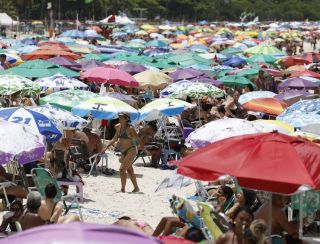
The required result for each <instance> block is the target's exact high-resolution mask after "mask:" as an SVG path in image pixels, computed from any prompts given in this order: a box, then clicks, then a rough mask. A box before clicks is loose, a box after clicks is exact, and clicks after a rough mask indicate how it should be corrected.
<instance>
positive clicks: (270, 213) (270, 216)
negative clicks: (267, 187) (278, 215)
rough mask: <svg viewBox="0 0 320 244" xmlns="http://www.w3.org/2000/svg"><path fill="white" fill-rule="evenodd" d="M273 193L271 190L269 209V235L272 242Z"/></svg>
mask: <svg viewBox="0 0 320 244" xmlns="http://www.w3.org/2000/svg"><path fill="white" fill-rule="evenodd" d="M271 234H272V193H271V192H269V210H268V236H269V241H270V243H271V242H272V237H271Z"/></svg>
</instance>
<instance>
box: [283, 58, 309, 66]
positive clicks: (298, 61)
mask: <svg viewBox="0 0 320 244" xmlns="http://www.w3.org/2000/svg"><path fill="white" fill-rule="evenodd" d="M281 62H282V63H283V64H284V66H285V67H286V68H288V67H290V66H293V65H303V64H310V63H312V62H310V61H308V60H306V59H305V58H303V57H300V56H289V57H286V58H284V59H282V60H281Z"/></svg>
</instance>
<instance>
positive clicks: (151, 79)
mask: <svg viewBox="0 0 320 244" xmlns="http://www.w3.org/2000/svg"><path fill="white" fill-rule="evenodd" d="M133 77H134V79H135V80H136V81H137V82H138V84H139V85H138V87H139V88H141V89H145V88H148V87H150V88H151V89H161V88H163V87H165V86H167V85H168V84H169V83H171V82H172V78H171V77H170V76H168V75H166V74H164V73H162V72H158V71H152V70H146V71H143V72H141V73H138V74H136V75H134V76H133Z"/></svg>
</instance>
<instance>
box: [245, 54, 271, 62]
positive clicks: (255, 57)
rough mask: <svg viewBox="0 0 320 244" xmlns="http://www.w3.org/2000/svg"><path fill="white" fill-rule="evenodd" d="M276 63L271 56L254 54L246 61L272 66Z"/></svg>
mask: <svg viewBox="0 0 320 244" xmlns="http://www.w3.org/2000/svg"><path fill="white" fill-rule="evenodd" d="M276 61H277V59H275V58H274V57H273V56H272V55H267V54H256V55H253V56H252V57H250V58H248V59H247V62H248V63H266V64H274V63H275V62H276Z"/></svg>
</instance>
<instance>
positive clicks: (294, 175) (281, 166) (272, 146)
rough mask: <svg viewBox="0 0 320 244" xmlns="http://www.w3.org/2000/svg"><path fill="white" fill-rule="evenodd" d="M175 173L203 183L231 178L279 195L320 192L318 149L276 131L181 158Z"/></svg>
mask: <svg viewBox="0 0 320 244" xmlns="http://www.w3.org/2000/svg"><path fill="white" fill-rule="evenodd" d="M178 173H180V174H182V175H185V176H188V177H191V178H195V179H199V180H204V181H212V180H216V179H217V177H219V176H222V175H231V176H235V177H237V180H238V182H239V184H240V185H241V186H243V187H247V188H251V189H257V190H263V191H269V192H275V193H280V194H292V193H295V192H296V191H297V190H298V189H299V187H301V186H309V187H311V188H313V189H320V147H319V146H317V145H316V144H315V143H313V142H310V141H308V140H306V139H303V138H300V137H292V136H287V135H284V134H280V133H277V132H271V133H261V134H251V135H245V136H236V137H231V138H228V139H224V140H220V141H219V142H215V143H212V144H210V145H208V146H206V147H203V148H201V149H198V150H197V151H196V152H194V153H193V154H191V155H190V156H187V157H185V158H183V159H182V160H181V161H180V163H179V165H178Z"/></svg>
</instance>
